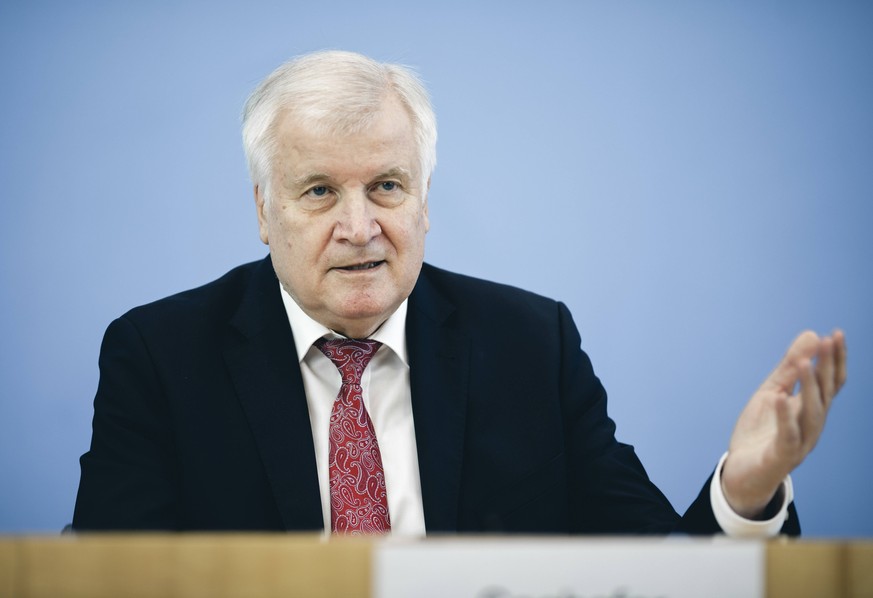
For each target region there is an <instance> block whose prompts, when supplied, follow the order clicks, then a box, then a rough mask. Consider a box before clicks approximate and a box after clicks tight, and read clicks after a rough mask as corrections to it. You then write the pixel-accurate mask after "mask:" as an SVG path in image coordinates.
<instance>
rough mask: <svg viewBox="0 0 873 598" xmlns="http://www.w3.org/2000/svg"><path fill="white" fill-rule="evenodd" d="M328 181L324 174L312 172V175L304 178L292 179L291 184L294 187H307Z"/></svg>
mask: <svg viewBox="0 0 873 598" xmlns="http://www.w3.org/2000/svg"><path fill="white" fill-rule="evenodd" d="M330 180H331V178H330V176H328V175H326V174H324V173H321V172H313V173H312V174H307V175H306V176H304V177H300V178H299V179H292V180H291V184H292V185H293V186H295V187H308V186H309V185H311V184H312V183H323V182H327V181H330Z"/></svg>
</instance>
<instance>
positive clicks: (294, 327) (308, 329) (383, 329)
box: [279, 284, 409, 365]
mask: <svg viewBox="0 0 873 598" xmlns="http://www.w3.org/2000/svg"><path fill="white" fill-rule="evenodd" d="M279 290H280V292H281V293H282V303H283V304H284V305H285V313H286V314H287V315H288V322H289V323H290V324H291V332H292V333H293V335H294V345H295V348H296V349H297V359H298V361H300V362H302V361H303V359H304V358H305V357H306V354H307V353H308V352H309V349H310V348H311V347H312V344H313V343H314V342H315V341H317V340H318V339H320V338H321V337H323V336H324V337H327V338H344V337H343V336H342V335H340V334H337V333H336V332H334V331H333V330H331V329H330V328H328V327H327V326H325V325H324V324H320V323H319V322H316V321H315V320H313V319H312V318H310V317H309V316H308V315H307V314H306V312H304V311H303V310H302V309H301V308H300V306H299V305H297V302H296V301H294V298H293V297H291V295H290V294H288V291H286V290H285V288H284V287H283V286H282V285H281V284H279ZM408 302H409V299H404V300H403V303H401V304H400V306H399V307H398V308H397V309H396V310H395V311H394V313H393V314H391V315H390V316H389V317H388V319H387V320H385V323H383V324H382V325H381V326H380V327H379V329H378V330H376V332H374V333H373V334H372V335H371V336H370V338H371V339H372V340H374V341H379V342H380V343H382V344H383V345H387V346H388V347H389V348H390V349H391V350H392V351H394V353H395V354H396V355H397V356H398V357H400V359H401V360H402V361H403V363H404V364H406V365H408V364H409V360H408V359H407V355H406V309H407V307H408V305H407V304H408Z"/></svg>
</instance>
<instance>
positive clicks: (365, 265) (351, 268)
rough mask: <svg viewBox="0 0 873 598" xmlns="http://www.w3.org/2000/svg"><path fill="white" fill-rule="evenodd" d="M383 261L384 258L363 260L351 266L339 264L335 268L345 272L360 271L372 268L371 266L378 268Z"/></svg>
mask: <svg viewBox="0 0 873 598" xmlns="http://www.w3.org/2000/svg"><path fill="white" fill-rule="evenodd" d="M384 263H385V260H379V261H378V262H364V263H363V264H354V265H352V266H339V267H337V268H336V269H337V270H344V271H345V272H360V271H363V270H372V269H373V268H378V267H379V266H381V265H382V264H384Z"/></svg>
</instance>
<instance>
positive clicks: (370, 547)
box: [0, 534, 873, 598]
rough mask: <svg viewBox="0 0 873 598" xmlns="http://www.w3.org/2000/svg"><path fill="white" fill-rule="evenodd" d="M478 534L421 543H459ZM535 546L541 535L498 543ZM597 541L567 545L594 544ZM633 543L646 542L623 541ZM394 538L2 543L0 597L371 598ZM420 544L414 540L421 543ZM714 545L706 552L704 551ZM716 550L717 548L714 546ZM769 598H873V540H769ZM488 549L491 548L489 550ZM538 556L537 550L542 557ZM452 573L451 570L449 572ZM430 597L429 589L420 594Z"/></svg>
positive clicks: (162, 537) (103, 537) (140, 537)
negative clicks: (378, 566) (383, 553)
mask: <svg viewBox="0 0 873 598" xmlns="http://www.w3.org/2000/svg"><path fill="white" fill-rule="evenodd" d="M477 541H478V540H477V539H475V538H472V539H466V538H463V537H462V538H451V539H449V538H445V539H438V540H430V539H428V540H422V541H420V542H419V543H418V545H421V544H424V545H427V544H428V543H432V542H441V543H449V544H444V545H447V546H449V547H451V546H452V544H450V543H452V542H454V543H457V545H458V546H461V545H463V544H464V543H468V542H477ZM490 541H491V542H492V543H493V542H495V541H498V542H500V543H504V542H505V543H512V544H514V545H518V546H525V545H530V546H535V545H542V544H543V543H546V545H547V543H548V542H555V541H558V540H554V539H542V538H530V539H526V538H506V539H496V538H491V539H490ZM599 541H600V542H602V541H603V540H599V539H590V540H588V539H572V540H567V539H563V540H560V542H563V544H562V545H564V546H566V545H568V544H569V545H571V546H572V545H579V546H586V545H587V544H590V543H596V542H599ZM615 541H616V542H626V543H628V545H629V546H636V544H635V543H639V544H642V545H647V546H652V548H651V549H652V550H658V547H657V545H653V544H651V543H649V544H643V543H645V542H647V541H646V540H633V539H621V540H615ZM390 542H391V540H381V539H373V538H370V539H367V538H365V539H355V538H350V539H347V538H338V539H331V540H329V541H328V540H325V539H324V538H323V537H321V536H312V535H296V534H295V535H284V534H269V535H268V534H263V535H261V534H258V535H251V534H240V535H232V534H231V535H229V534H214V535H206V534H192V535H187V534H186V535H179V534H99V535H68V536H61V537H46V536H18V537H0V598H5V597H7V596H15V597H16V598H18V597H22V598H38V597H43V596H45V597H52V598H57V597H66V596H69V597H76V596H83V597H88V598H100V597H102V596H107V597H110V596H111V597H113V598H115V597H118V596H131V597H137V596H179V597H199V596H204V597H206V596H208V597H210V598H212V597H222V596H229V597H230V596H234V597H235V596H252V597H259V596H311V597H313V598H320V597H325V598H327V597H335V596H342V597H349V598H355V597H360V598H368V597H370V596H372V595H373V590H372V588H373V575H374V559H375V555H376V554H378V551H379V550H380V547H385V546H394V547H395V549H396V546H397V544H396V543H395V544H393V545H392V544H390ZM413 545H414V544H413ZM707 546H709V545H707V544H706V543H702V544H700V550H703V551H706V550H709V548H707ZM712 546H715V544H713V545H712ZM761 546H762V547H763V551H762V554H763V555H764V558H765V563H764V572H765V592H764V595H765V596H767V597H768V598H781V597H783V596H784V597H791V598H804V597H806V596H810V597H812V596H815V597H817V598H818V597H823V596H824V597H831V596H832V597H837V598H839V597H843V596H844V597H847V598H849V597H851V598H855V597H860V596H865V597H873V542H839V541H836V542H823V541H803V540H801V541H788V540H773V541H770V542H766V543H762V544H761ZM486 550H487V549H486ZM534 554H535V553H534ZM446 574H447V575H448V574H450V572H448V571H447V572H446ZM422 590H423V593H426V590H427V588H422Z"/></svg>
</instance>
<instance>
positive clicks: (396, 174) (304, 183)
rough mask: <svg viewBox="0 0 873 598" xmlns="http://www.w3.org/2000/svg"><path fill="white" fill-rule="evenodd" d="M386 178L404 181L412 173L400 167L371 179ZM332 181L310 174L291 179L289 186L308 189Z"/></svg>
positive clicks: (318, 173)
mask: <svg viewBox="0 0 873 598" xmlns="http://www.w3.org/2000/svg"><path fill="white" fill-rule="evenodd" d="M387 178H400V179H404V180H410V179H412V173H411V172H409V170H407V169H406V168H403V167H401V166H395V167H394V168H389V169H388V170H385V171H383V172H380V173H379V174H377V175H375V176H374V177H373V180H374V181H376V180H379V179H387ZM332 180H333V177H331V176H330V175H328V174H325V173H323V172H313V173H311V174H307V175H306V176H302V177H300V178H296V179H292V180H291V184H292V185H293V186H295V187H308V186H309V185H312V184H313V183H327V182H330V181H332Z"/></svg>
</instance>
